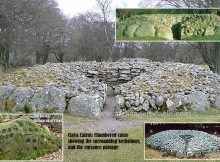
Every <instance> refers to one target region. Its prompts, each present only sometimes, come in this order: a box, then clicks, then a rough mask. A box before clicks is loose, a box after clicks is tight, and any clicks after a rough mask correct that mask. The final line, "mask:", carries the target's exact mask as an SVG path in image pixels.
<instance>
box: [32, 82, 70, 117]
mask: <svg viewBox="0 0 220 162" xmlns="http://www.w3.org/2000/svg"><path fill="white" fill-rule="evenodd" d="M65 95H66V94H65V93H64V91H62V90H60V89H58V88H56V87H53V86H51V87H48V88H45V89H43V90H40V91H38V92H36V93H35V95H34V97H33V98H32V100H31V106H32V110H33V111H34V112H60V113H62V112H64V111H65V109H66V99H65Z"/></svg>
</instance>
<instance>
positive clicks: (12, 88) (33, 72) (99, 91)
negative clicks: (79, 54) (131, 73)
mask: <svg viewBox="0 0 220 162" xmlns="http://www.w3.org/2000/svg"><path fill="white" fill-rule="evenodd" d="M84 64H85V63H82V62H77V63H64V64H51V63H48V64H46V65H40V66H35V67H32V68H28V69H23V70H20V71H17V72H15V73H13V74H11V75H9V76H8V77H7V78H4V79H2V80H1V83H0V108H1V109H3V110H5V111H7V112H22V111H23V112H46V113H52V112H64V111H68V112H69V113H71V114H75V115H85V116H90V117H100V113H101V110H102V109H103V107H104V104H105V100H106V91H107V85H106V84H104V83H101V82H98V81H96V80H94V79H89V78H87V77H86V75H85V74H84V73H83V70H85V69H84V68H87V67H86V66H84ZM88 66H89V64H88ZM86 70H88V68H87V69H86Z"/></svg>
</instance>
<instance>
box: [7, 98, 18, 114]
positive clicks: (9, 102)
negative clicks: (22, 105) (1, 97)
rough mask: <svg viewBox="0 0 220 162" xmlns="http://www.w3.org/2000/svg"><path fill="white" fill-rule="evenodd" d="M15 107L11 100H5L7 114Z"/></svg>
mask: <svg viewBox="0 0 220 162" xmlns="http://www.w3.org/2000/svg"><path fill="white" fill-rule="evenodd" d="M15 105H16V103H15V101H13V100H6V104H5V110H6V111H7V112H13V111H14V110H13V108H14V106H15Z"/></svg>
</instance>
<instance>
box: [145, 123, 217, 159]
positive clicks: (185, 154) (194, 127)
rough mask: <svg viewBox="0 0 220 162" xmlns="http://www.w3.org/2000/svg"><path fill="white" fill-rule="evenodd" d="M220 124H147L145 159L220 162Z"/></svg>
mask: <svg viewBox="0 0 220 162" xmlns="http://www.w3.org/2000/svg"><path fill="white" fill-rule="evenodd" d="M219 133H220V124H219V123H193V124H191V123H190V124H189V123H145V159H219V158H220V153H219V149H220V137H219Z"/></svg>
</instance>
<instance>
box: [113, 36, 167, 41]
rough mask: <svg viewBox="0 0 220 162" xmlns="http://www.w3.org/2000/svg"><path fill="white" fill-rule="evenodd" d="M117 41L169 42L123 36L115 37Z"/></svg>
mask: <svg viewBox="0 0 220 162" xmlns="http://www.w3.org/2000/svg"><path fill="white" fill-rule="evenodd" d="M116 40H117V41H146V40H149V41H169V40H168V39H164V38H157V37H133V38H128V37H125V36H121V37H119V36H117V37H116Z"/></svg>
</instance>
